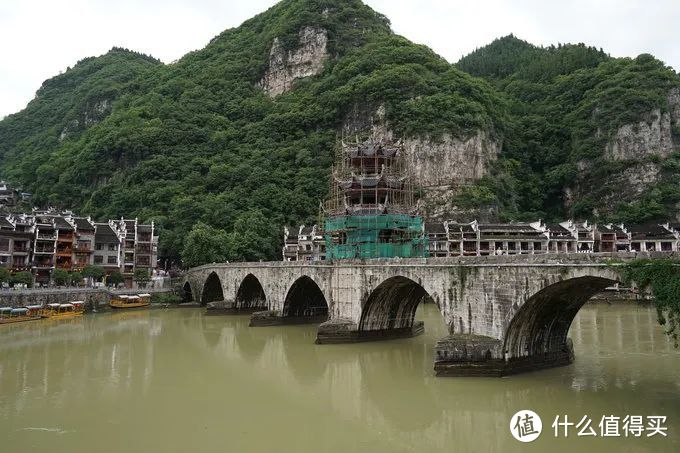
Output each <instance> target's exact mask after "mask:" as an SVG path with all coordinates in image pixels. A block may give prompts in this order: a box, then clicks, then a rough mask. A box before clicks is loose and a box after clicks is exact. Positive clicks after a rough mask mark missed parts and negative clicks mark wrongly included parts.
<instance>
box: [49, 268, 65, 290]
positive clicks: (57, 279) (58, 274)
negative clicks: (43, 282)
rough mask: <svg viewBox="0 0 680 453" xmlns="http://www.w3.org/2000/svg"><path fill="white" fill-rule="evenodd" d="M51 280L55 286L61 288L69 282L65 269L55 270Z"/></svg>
mask: <svg viewBox="0 0 680 453" xmlns="http://www.w3.org/2000/svg"><path fill="white" fill-rule="evenodd" d="M52 278H53V279H54V283H55V284H56V285H57V286H63V285H66V284H67V283H68V282H69V275H68V271H67V270H65V269H59V268H57V269H55V270H54V272H53V273H52Z"/></svg>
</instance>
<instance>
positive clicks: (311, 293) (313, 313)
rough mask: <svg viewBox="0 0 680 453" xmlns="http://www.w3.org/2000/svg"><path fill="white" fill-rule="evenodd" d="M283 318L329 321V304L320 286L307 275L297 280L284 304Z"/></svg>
mask: <svg viewBox="0 0 680 453" xmlns="http://www.w3.org/2000/svg"><path fill="white" fill-rule="evenodd" d="M282 316H283V317H289V318H310V319H314V320H318V321H319V322H323V321H325V320H326V319H328V303H327V302H326V297H325V296H324V295H323V291H321V288H319V285H317V284H316V282H315V281H314V280H312V279H311V278H309V277H307V276H306V275H303V276H302V277H300V278H298V279H297V280H295V282H294V283H293V285H292V286H291V287H290V289H289V290H288V294H286V300H285V301H284V302H283V312H282Z"/></svg>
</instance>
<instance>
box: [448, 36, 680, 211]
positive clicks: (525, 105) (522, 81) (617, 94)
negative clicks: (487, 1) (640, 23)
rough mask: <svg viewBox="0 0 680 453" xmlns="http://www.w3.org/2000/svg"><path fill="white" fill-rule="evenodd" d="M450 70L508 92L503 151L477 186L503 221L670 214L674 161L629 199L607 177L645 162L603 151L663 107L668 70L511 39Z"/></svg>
mask: <svg viewBox="0 0 680 453" xmlns="http://www.w3.org/2000/svg"><path fill="white" fill-rule="evenodd" d="M458 66H459V67H460V68H462V69H464V70H466V71H468V72H470V73H471V74H473V75H477V76H480V77H485V78H487V79H489V81H490V82H492V83H493V84H494V85H495V86H496V87H497V88H498V89H499V90H501V91H502V92H503V93H505V95H506V96H507V98H508V102H509V105H510V111H511V113H510V123H509V125H508V133H507V135H506V142H505V146H504V149H503V154H502V156H501V159H500V160H499V162H498V164H497V168H496V169H495V171H494V173H493V175H491V176H490V177H489V178H486V179H485V180H482V181H480V182H479V184H478V185H479V186H481V187H484V188H486V189H487V192H492V193H494V194H496V195H497V197H498V200H497V202H498V203H499V204H500V205H501V213H502V215H503V217H505V218H506V219H536V218H539V217H542V218H549V219H550V218H553V219H556V218H564V217H565V216H576V217H582V218H583V217H587V218H591V219H592V220H617V221H626V222H643V221H647V220H651V219H664V218H667V217H669V213H672V212H673V211H674V208H673V206H674V204H675V203H677V202H679V201H680V191H678V190H677V187H678V185H679V184H680V171H679V167H678V165H677V157H675V158H673V159H669V162H664V167H663V171H662V174H661V178H660V181H659V182H658V184H657V185H656V187H650V190H649V191H646V192H645V193H644V194H643V195H642V196H638V195H639V194H635V193H630V192H629V191H627V190H626V189H627V188H626V187H621V181H620V179H617V178H616V177H615V176H616V175H619V174H621V172H623V171H625V170H626V169H630V168H635V167H637V166H639V165H640V164H641V163H644V162H637V161H629V162H625V161H624V162H612V161H610V160H608V159H607V158H606V157H605V156H604V151H605V145H606V143H607V141H608V140H609V139H610V137H611V136H612V135H613V134H614V132H616V130H617V129H618V128H619V127H621V126H623V125H625V124H630V123H637V122H639V121H642V120H649V119H650V118H648V114H649V112H651V111H652V110H654V109H659V110H660V111H661V112H662V113H663V112H666V111H668V105H667V96H668V94H669V91H670V90H671V89H672V88H674V87H678V86H680V79H679V78H678V76H677V75H676V74H675V72H674V71H673V70H672V69H670V68H668V67H666V66H665V65H664V64H663V63H661V62H660V61H658V60H656V59H654V58H653V57H652V56H650V55H640V56H639V57H637V58H635V59H631V58H619V59H614V58H611V57H609V56H608V55H606V54H605V53H604V52H603V51H602V50H597V49H595V48H592V47H587V46H584V45H582V44H579V45H560V46H557V47H548V48H539V47H536V46H533V45H531V44H529V43H527V42H525V41H521V40H519V39H517V38H515V37H514V36H512V35H511V36H507V37H505V38H501V39H498V40H496V41H494V42H493V43H491V44H490V45H488V46H486V47H484V48H482V49H478V50H476V51H475V52H473V53H472V54H470V55H468V56H466V57H464V58H462V59H461V60H460V61H459V62H458ZM654 151H655V150H650V152H652V153H653V152H654ZM651 159H654V157H650V160H651ZM566 189H569V191H570V192H571V194H572V195H571V197H572V199H567V198H566V197H565V191H566ZM480 190H481V189H480ZM485 193H486V192H485ZM481 201H482V202H485V203H488V197H484V198H483V199H482V200H481ZM631 201H632V202H633V203H632V204H631Z"/></svg>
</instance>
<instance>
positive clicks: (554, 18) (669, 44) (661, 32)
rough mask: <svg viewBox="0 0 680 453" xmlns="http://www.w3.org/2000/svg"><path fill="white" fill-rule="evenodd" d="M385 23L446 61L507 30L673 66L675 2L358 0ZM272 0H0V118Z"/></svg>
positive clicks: (679, 10)
mask: <svg viewBox="0 0 680 453" xmlns="http://www.w3.org/2000/svg"><path fill="white" fill-rule="evenodd" d="M364 1H365V3H367V4H369V5H370V6H371V7H372V8H373V9H375V10H377V11H379V12H381V13H383V14H385V15H386V16H387V17H389V18H390V20H391V21H392V27H393V29H394V30H395V32H396V33H399V34H401V35H403V36H405V37H407V38H409V39H410V40H412V41H415V42H417V43H421V44H426V45H428V46H429V47H431V48H432V49H434V50H435V51H436V52H437V53H439V54H440V55H443V56H444V57H445V58H447V59H448V60H449V61H451V62H455V61H457V60H458V59H459V58H460V57H461V56H463V55H465V54H467V53H469V52H471V51H472V50H474V49H475V48H477V47H481V46H483V45H485V44H488V43H489V42H490V41H492V40H493V39H494V38H497V37H500V36H504V35H507V34H509V33H514V34H515V35H516V36H518V37H520V38H522V39H525V40H527V41H530V42H532V43H534V44H539V45H540V44H543V45H548V44H553V43H558V42H563V43H564V42H585V43H586V44H590V45H595V46H597V47H602V48H603V49H604V50H605V51H606V52H609V53H610V54H612V55H614V56H636V55H638V54H640V53H645V52H647V53H651V54H654V55H655V56H656V57H657V58H660V59H661V60H663V61H664V62H666V63H667V64H668V65H671V66H673V67H674V68H675V69H676V71H677V70H679V69H680V45H679V44H678V43H679V40H678V38H679V36H680V35H679V34H678V24H679V23H680V1H678V0H645V1H642V0H561V1H548V0H505V1H504V0H477V1H474V0H473V1H471V0H364ZM275 3H276V1H275V0H137V1H135V0H89V1H86V0H0V118H2V117H3V116H5V115H7V114H9V113H13V112H17V111H19V110H21V109H23V108H24V107H25V106H26V104H27V103H28V101H30V100H31V99H32V98H33V96H34V94H35V91H36V90H37V89H38V88H39V87H40V84H41V83H42V82H43V80H45V79H47V78H50V77H52V76H54V75H56V74H58V73H59V72H60V71H63V70H65V69H66V67H68V66H72V65H73V64H74V63H75V62H76V61H77V60H79V59H81V58H84V57H87V56H92V55H101V54H103V53H105V52H106V51H108V50H109V49H110V48H111V47H113V46H120V47H127V48H130V49H133V50H137V51H140V52H144V53H147V54H151V55H153V56H154V57H156V58H159V59H161V60H162V61H164V62H166V63H168V62H171V61H173V60H176V59H178V58H180V57H181V56H182V55H184V54H185V53H187V52H188V51H191V50H195V49H199V48H201V47H203V46H205V45H206V44H207V43H208V41H209V40H210V39H211V38H212V37H213V36H215V35H216V34H218V33H219V32H221V31H222V30H224V29H226V28H231V27H235V26H238V25H239V24H240V23H241V22H243V21H244V20H246V19H248V18H249V17H252V16H253V15H255V14H257V13H259V12H261V11H264V10H265V9H267V8H268V7H270V6H271V5H273V4H275Z"/></svg>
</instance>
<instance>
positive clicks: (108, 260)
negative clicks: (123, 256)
mask: <svg viewBox="0 0 680 453" xmlns="http://www.w3.org/2000/svg"><path fill="white" fill-rule="evenodd" d="M117 262H118V257H117V256H109V257H107V258H106V263H107V264H116V263H117Z"/></svg>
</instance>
